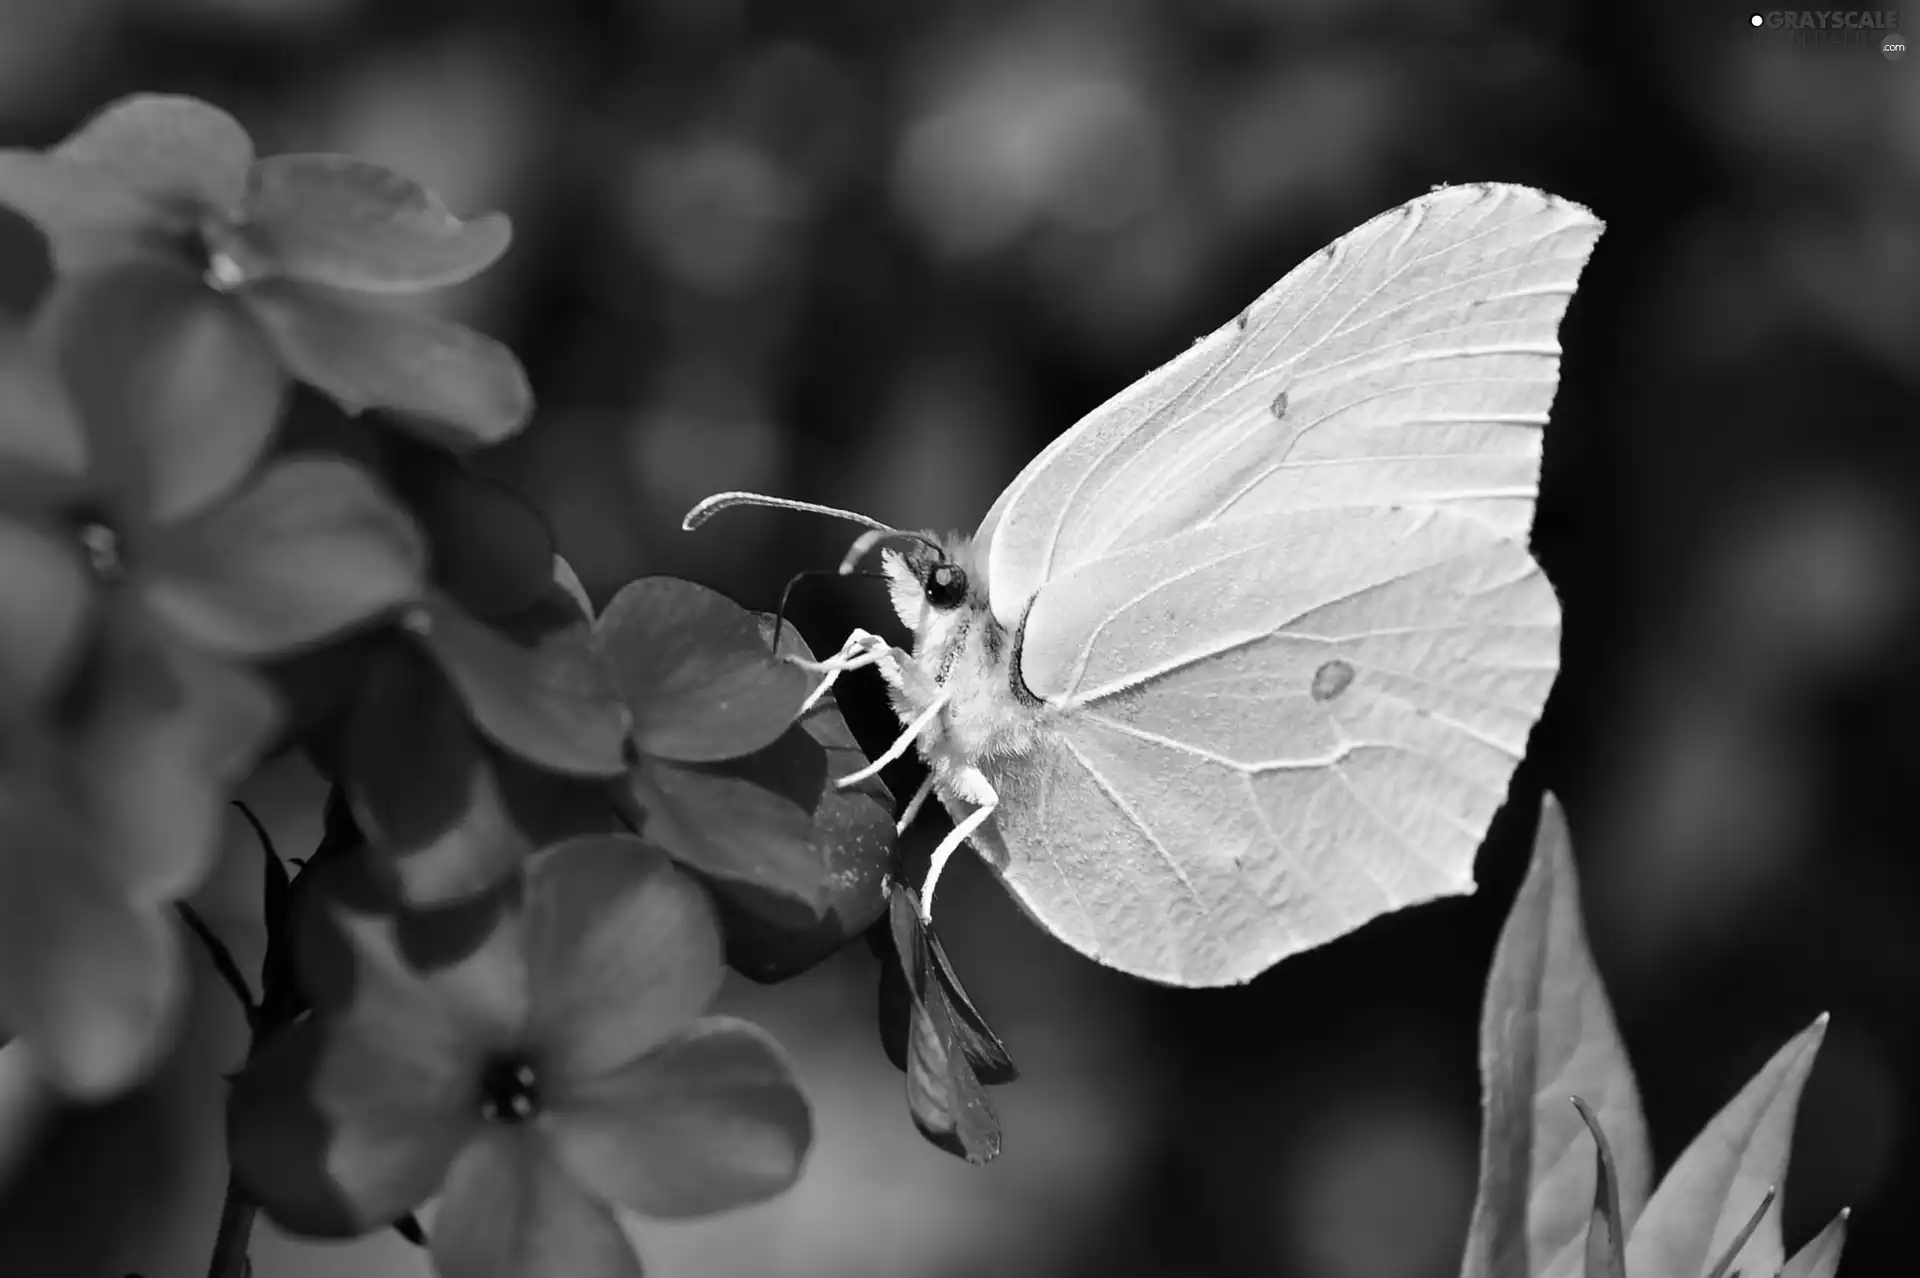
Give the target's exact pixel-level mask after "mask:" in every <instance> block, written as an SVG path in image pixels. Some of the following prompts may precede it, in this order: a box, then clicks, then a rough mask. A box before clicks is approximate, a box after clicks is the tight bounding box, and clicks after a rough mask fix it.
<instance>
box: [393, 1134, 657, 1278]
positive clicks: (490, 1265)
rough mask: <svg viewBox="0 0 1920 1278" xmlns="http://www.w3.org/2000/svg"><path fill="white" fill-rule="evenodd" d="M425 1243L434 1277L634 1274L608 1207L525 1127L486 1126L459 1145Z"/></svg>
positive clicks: (621, 1277) (622, 1277)
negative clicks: (588, 1192) (477, 1135)
mask: <svg viewBox="0 0 1920 1278" xmlns="http://www.w3.org/2000/svg"><path fill="white" fill-rule="evenodd" d="M431 1245H432V1249H433V1268H434V1271H435V1272H436V1273H438V1274H439V1275H440V1278H560V1275H565V1278H640V1261H639V1258H638V1257H636V1256H635V1255H634V1252H633V1244H631V1243H630V1242H628V1241H627V1236H626V1234H625V1233H623V1232H622V1231H621V1229H620V1225H619V1222H617V1221H616V1220H615V1219H614V1217H613V1213H612V1212H610V1211H608V1210H607V1208H606V1207H605V1206H603V1205H602V1204H600V1203H597V1202H595V1201H594V1200H593V1199H592V1198H590V1197H588V1196H587V1195H586V1194H584V1193H582V1192H581V1191H580V1189H579V1187H578V1186H576V1185H575V1184H574V1183H573V1182H572V1181H571V1180H569V1179H567V1177H566V1175H565V1174H564V1173H563V1172H562V1171H561V1170H560V1169H559V1168H558V1167H557V1166H555V1165H554V1162H553V1160H552V1159H551V1158H550V1157H549V1156H548V1154H547V1153H546V1151H545V1150H544V1149H543V1148H542V1147H541V1141H540V1139H539V1137H538V1136H537V1135H536V1134H535V1133H533V1132H531V1131H528V1130H526V1129H519V1130H514V1129H502V1130H496V1131H491V1132H488V1133H487V1134H486V1135H484V1136H482V1137H481V1138H479V1139H478V1140H475V1141H473V1142H471V1143H469V1144H468V1145H467V1147H466V1148H465V1149H464V1150H462V1151H461V1154H460V1157H459V1158H458V1159H457V1160H456V1161H455V1162H454V1165H453V1170H452V1171H451V1172H450V1173H449V1174H448V1176H447V1188H446V1192H445V1194H444V1195H442V1197H441V1199H440V1205H439V1209H438V1210H437V1211H436V1212H435V1213H434V1217H433V1237H432V1239H431Z"/></svg>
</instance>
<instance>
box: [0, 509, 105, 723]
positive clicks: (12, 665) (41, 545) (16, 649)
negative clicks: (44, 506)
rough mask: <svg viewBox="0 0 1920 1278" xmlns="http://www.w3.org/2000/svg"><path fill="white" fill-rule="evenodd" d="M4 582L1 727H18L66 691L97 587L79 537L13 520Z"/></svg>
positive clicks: (4, 536)
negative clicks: (64, 678) (64, 681)
mask: <svg viewBox="0 0 1920 1278" xmlns="http://www.w3.org/2000/svg"><path fill="white" fill-rule="evenodd" d="M0 581H4V582H6V583H7V585H6V591H5V593H4V594H0V724H11V723H12V722H13V721H15V720H16V719H18V718H20V717H22V716H23V715H25V714H26V713H27V712H28V711H30V710H33V709H36V708H38V707H41V706H44V705H45V704H46V703H47V702H48V700H49V699H50V698H52V697H53V696H54V695H55V694H56V693H57V692H58V691H59V684H60V681H61V678H62V676H63V675H64V674H65V673H66V671H67V670H68V669H70V668H71V666H72V662H73V658H74V655H75V653H76V652H78V651H79V650H80V647H81V643H80V636H81V632H82V629H83V627H84V626H85V623H86V621H87V618H88V616H89V615H90V614H91V613H92V610H93V609H92V605H93V583H92V581H91V580H90V578H89V577H88V575H87V569H86V565H85V564H84V563H83V562H82V561H81V558H80V548H79V546H78V545H77V544H75V543H74V542H73V541H72V540H71V539H64V538H61V537H59V536H57V535H55V534H54V533H52V532H51V531H49V530H48V529H46V528H43V527H40V526H39V525H37V524H34V523H29V522H27V521H26V520H21V519H12V518H7V517H5V516H0Z"/></svg>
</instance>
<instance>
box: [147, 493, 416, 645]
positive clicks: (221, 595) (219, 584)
mask: <svg viewBox="0 0 1920 1278" xmlns="http://www.w3.org/2000/svg"><path fill="white" fill-rule="evenodd" d="M141 554H142V556H143V557H142V559H141V561H140V563H139V564H138V565H136V572H137V573H138V574H139V577H140V583H141V589H142V591H143V593H144V595H145V597H146V599H147V601H148V603H149V605H150V606H151V607H152V608H153V609H154V610H155V611H156V612H158V613H160V614H161V615H162V616H165V617H166V618H167V619H168V620H169V621H171V622H172V623H173V624H174V625H176V626H178V627H179V628H180V630H181V632H182V633H183V634H186V635H188V636H190V637H191V638H192V639H193V640H194V642H196V643H199V644H201V645H203V646H204V647H206V648H207V649H209V650H210V651H214V652H223V653H230V654H235V655H240V656H263V655H267V654H271V653H277V652H284V651H286V650H288V649H291V648H296V647H299V646H301V645H303V644H309V643H313V642H316V641H318V640H321V639H325V638H328V637H329V636H332V635H334V634H337V633H339V632H341V631H343V630H346V629H347V628H349V627H351V626H355V625H359V624H362V623H364V622H367V621H370V620H372V619H373V618H375V617H376V616H378V615H379V614H381V613H383V612H386V611H388V610H389V609H393V608H397V607H399V606H400V605H402V604H405V603H408V602H410V601H411V600H414V599H417V598H419V597H420V594H421V592H422V591H423V590H424V589H425V583H424V581H423V577H424V575H425V568H426V562H425V560H426V549H425V547H424V546H423V545H422V544H421V540H420V534H419V533H418V532H417V531H416V530H415V528H414V526H413V521H412V520H410V519H408V518H407V515H406V512H405V511H403V510H401V509H400V508H399V507H398V506H397V505H395V504H394V503H393V502H392V501H391V500H390V499H389V498H388V497H386V496H385V495H384V494H383V493H382V492H381V491H380V490H379V489H378V488H377V487H376V486H375V485H374V482H373V480H372V479H370V478H369V477H368V476H367V474H366V473H365V472H364V471H362V470H360V468H359V467H357V466H353V465H351V464H349V463H347V462H344V461H339V460H336V459H334V458H330V457H295V458H289V459H287V460H284V461H281V462H279V463H277V464H275V465H274V466H272V467H271V468H270V469H268V470H267V471H266V472H265V473H264V474H262V475H261V476H260V478H259V479H258V480H257V481H256V482H255V483H254V484H253V485H251V486H250V487H249V488H247V489H246V490H245V491H244V492H242V493H241V494H240V496H239V497H237V498H235V499H234V500H232V501H230V502H227V503H225V504H223V505H220V506H217V507H215V508H214V509H213V510H212V511H209V512H208V513H207V514H205V515H202V516H200V517H199V518H197V519H193V520H190V521H188V522H186V523H183V524H177V525H174V526H172V527H169V528H164V529H158V530H155V531H154V532H153V533H152V535H151V539H150V543H149V544H148V545H147V546H146V547H145V548H144V549H143V550H142V552H141Z"/></svg>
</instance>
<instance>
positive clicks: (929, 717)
mask: <svg viewBox="0 0 1920 1278" xmlns="http://www.w3.org/2000/svg"><path fill="white" fill-rule="evenodd" d="M881 670H882V672H883V673H885V672H886V666H885V665H884V664H883V665H882V666H881ZM887 682H889V683H892V684H895V685H896V686H898V683H899V680H898V679H896V678H893V677H891V676H889V678H888V680H887ZM952 695H953V694H951V693H949V692H948V691H947V690H946V689H944V688H942V689H941V690H940V691H939V693H938V694H936V695H935V696H934V698H933V700H931V701H929V702H927V705H926V708H925V709H923V710H922V711H921V712H920V713H919V714H918V715H917V716H916V717H915V718H914V721H913V722H912V723H910V724H908V725H907V730H906V731H905V732H902V733H901V734H900V735H899V736H897V737H895V738H894V739H893V744H892V745H890V746H888V747H887V748H886V750H885V751H884V752H883V753H882V754H881V755H880V757H879V758H877V759H875V760H874V761H873V762H872V763H869V764H868V765H867V766H866V767H864V768H862V769H860V770H859V771H858V772H849V773H848V774H847V775H846V776H844V777H841V778H840V779H839V780H838V781H836V782H834V784H835V785H837V786H838V787H840V788H841V789H842V790H844V789H846V788H847V787H848V786H850V785H858V784H860V783H861V782H862V781H865V780H866V779H867V778H868V777H871V776H877V775H878V774H879V772H880V769H882V768H884V767H886V766H887V765H888V764H889V763H892V762H893V761H894V760H896V759H901V758H905V757H906V753H907V751H909V750H911V749H913V743H914V742H916V741H918V740H919V739H920V734H921V733H923V732H925V731H926V730H927V728H928V727H929V726H931V725H932V723H933V721H934V720H935V719H936V718H938V717H939V715H940V712H941V711H942V710H945V709H946V708H947V700H948V698H950V697H951V696H952Z"/></svg>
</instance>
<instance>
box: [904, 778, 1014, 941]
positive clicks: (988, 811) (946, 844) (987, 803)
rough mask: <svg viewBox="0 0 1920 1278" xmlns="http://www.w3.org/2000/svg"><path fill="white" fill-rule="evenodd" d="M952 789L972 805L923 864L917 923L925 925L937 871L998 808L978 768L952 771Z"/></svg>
mask: <svg viewBox="0 0 1920 1278" xmlns="http://www.w3.org/2000/svg"><path fill="white" fill-rule="evenodd" d="M952 789H953V792H954V793H955V794H956V795H958V796H959V797H960V798H962V799H965V800H966V801H967V802H968V803H971V804H974V805H975V806H974V809H973V811H971V812H969V813H967V815H966V816H965V817H963V818H961V819H960V821H959V822H958V823H957V824H956V825H955V826H954V827H953V829H951V830H949V831H948V832H947V837H946V838H944V839H942V840H940V842H939V844H938V845H937V846H936V847H935V848H934V849H933V856H932V857H931V858H930V859H929V860H928V862H927V881H926V882H925V883H923V884H921V886H920V921H921V922H922V923H925V924H927V925H928V926H932V924H933V889H934V887H935V886H936V885H937V884H938V883H939V882H940V871H942V870H944V869H946V868H947V862H948V861H949V860H951V859H952V857H953V854H954V853H955V852H957V851H959V849H960V845H961V844H962V843H965V842H966V841H967V840H968V839H970V838H972V837H973V832H974V831H975V830H978V829H979V828H980V827H981V825H982V824H984V823H985V821H986V819H987V818H988V817H990V816H992V815H993V812H994V809H995V808H997V807H999V806H1000V795H999V793H998V792H997V791H995V790H994V788H993V784H992V782H990V781H988V780H987V778H986V774H985V773H983V772H981V771H980V769H978V768H973V767H967V768H961V769H960V770H959V771H958V772H955V773H954V774H953V783H952Z"/></svg>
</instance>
